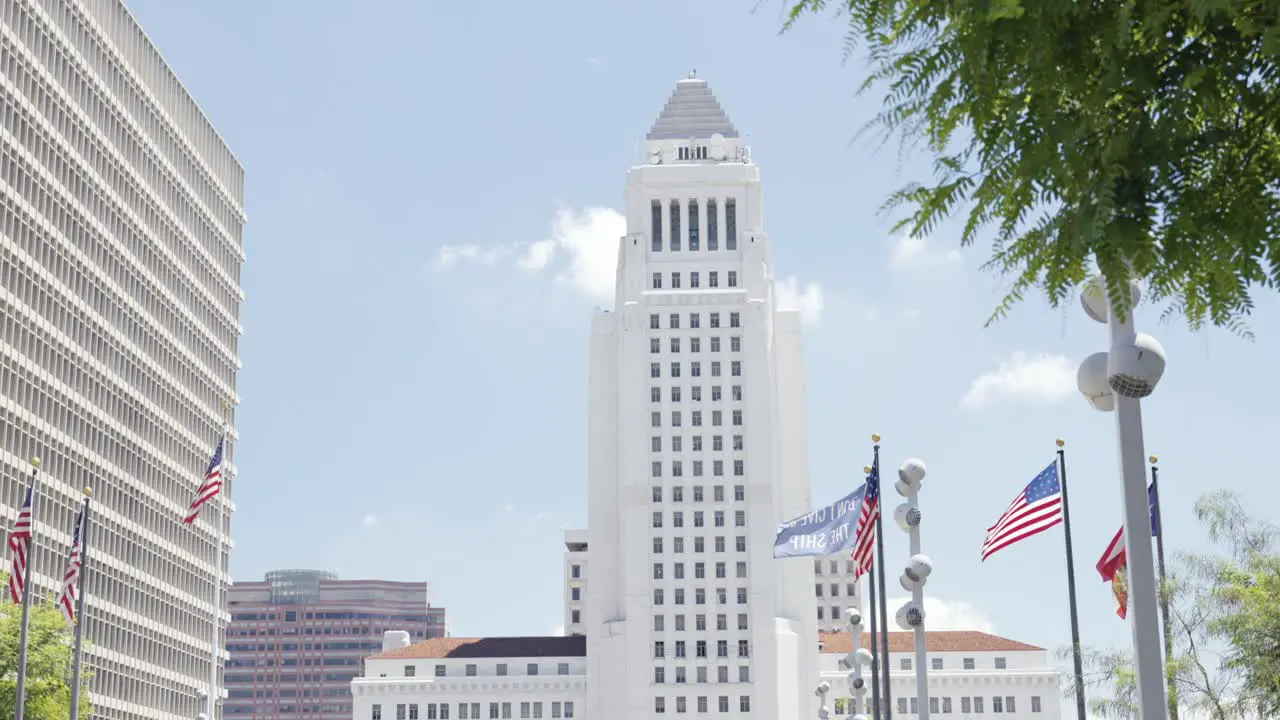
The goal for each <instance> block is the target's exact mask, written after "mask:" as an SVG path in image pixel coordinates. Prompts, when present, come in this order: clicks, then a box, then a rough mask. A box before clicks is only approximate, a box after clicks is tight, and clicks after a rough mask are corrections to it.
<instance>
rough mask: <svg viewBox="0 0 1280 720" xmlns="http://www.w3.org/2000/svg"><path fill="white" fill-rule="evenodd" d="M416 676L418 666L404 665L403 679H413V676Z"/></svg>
mask: <svg viewBox="0 0 1280 720" xmlns="http://www.w3.org/2000/svg"><path fill="white" fill-rule="evenodd" d="M417 674H418V666H417V665H405V666H404V676H405V677H413V676H414V675H417Z"/></svg>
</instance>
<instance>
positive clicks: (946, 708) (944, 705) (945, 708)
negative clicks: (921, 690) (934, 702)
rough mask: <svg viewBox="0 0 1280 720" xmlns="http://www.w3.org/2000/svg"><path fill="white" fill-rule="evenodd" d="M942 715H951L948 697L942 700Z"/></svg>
mask: <svg viewBox="0 0 1280 720" xmlns="http://www.w3.org/2000/svg"><path fill="white" fill-rule="evenodd" d="M942 714H944V715H950V714H951V698H950V697H944V698H942Z"/></svg>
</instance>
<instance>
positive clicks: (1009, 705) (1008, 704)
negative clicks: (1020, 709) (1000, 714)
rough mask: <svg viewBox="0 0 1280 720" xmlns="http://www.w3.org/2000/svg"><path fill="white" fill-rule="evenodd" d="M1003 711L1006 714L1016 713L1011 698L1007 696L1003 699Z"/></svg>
mask: <svg viewBox="0 0 1280 720" xmlns="http://www.w3.org/2000/svg"><path fill="white" fill-rule="evenodd" d="M1004 711H1005V712H1007V713H1012V712H1017V710H1015V709H1014V707H1013V696H1007V697H1005V699H1004Z"/></svg>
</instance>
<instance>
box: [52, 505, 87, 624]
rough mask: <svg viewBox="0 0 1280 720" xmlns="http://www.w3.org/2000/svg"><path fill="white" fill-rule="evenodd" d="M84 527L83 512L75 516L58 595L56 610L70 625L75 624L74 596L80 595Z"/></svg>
mask: <svg viewBox="0 0 1280 720" xmlns="http://www.w3.org/2000/svg"><path fill="white" fill-rule="evenodd" d="M83 527H84V510H83V509H81V510H80V514H79V515H77V516H76V533H75V537H74V538H73V539H72V541H71V557H70V559H68V560H67V572H66V573H65V574H63V576H62V592H61V593H59V594H58V608H59V609H61V610H62V617H64V618H66V619H67V622H69V623H71V624H72V625H75V624H76V596H78V595H79V594H80V590H79V587H80V564H81V563H82V562H83V555H84V548H83V546H82V545H81V532H82V529H83Z"/></svg>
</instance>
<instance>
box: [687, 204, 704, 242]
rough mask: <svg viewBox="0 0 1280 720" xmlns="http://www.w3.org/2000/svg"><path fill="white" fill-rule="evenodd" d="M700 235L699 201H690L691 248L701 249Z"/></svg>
mask: <svg viewBox="0 0 1280 720" xmlns="http://www.w3.org/2000/svg"><path fill="white" fill-rule="evenodd" d="M699 240H700V238H699V237H698V201H697V200H690V201H689V249H690V250H695V251H696V250H700V249H701V243H700V242H699Z"/></svg>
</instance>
